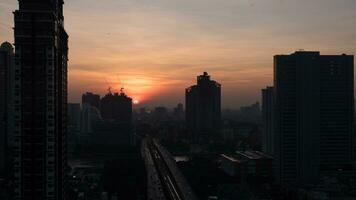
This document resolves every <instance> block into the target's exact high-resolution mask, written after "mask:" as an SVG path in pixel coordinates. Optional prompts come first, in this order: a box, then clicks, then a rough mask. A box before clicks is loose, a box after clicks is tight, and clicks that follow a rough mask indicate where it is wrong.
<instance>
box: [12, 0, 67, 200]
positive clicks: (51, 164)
mask: <svg viewBox="0 0 356 200" xmlns="http://www.w3.org/2000/svg"><path fill="white" fill-rule="evenodd" d="M63 4H64V2H63V0H56V1H54V0H19V9H18V10H16V11H15V12H14V16H15V27H14V32H15V65H14V66H15V74H14V88H15V89H14V99H13V105H14V110H15V112H14V116H13V118H12V120H13V122H14V128H13V130H12V131H13V133H14V142H15V143H14V173H15V174H14V195H15V199H18V200H20V199H21V200H27V199H31V200H34V199H36V200H43V199H46V200H63V199H65V196H66V185H65V184H66V180H65V168H66V166H67V157H66V140H67V138H66V134H67V61H68V45H67V44H68V35H67V33H66V31H65V30H64V25H63V24H64V17H63Z"/></svg>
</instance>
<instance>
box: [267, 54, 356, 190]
mask: <svg viewBox="0 0 356 200" xmlns="http://www.w3.org/2000/svg"><path fill="white" fill-rule="evenodd" d="M353 78H354V60H353V56H350V55H333V56H331V55H330V56H329V55H320V53H319V52H295V53H294V54H291V55H278V56H275V57H274V87H275V90H274V91H275V94H274V98H275V130H276V133H277V135H276V143H275V147H276V148H275V154H274V155H275V159H276V161H277V163H276V167H277V181H279V182H280V183H283V184H299V185H303V184H305V183H311V182H314V181H316V180H317V179H318V177H319V175H321V174H323V173H330V172H336V171H340V170H341V171H345V170H349V169H350V168H351V166H350V162H351V159H352V155H351V154H352V141H353V140H352V139H353V138H352V133H353V130H352V129H353V113H354V104H353V99H354V79H353Z"/></svg>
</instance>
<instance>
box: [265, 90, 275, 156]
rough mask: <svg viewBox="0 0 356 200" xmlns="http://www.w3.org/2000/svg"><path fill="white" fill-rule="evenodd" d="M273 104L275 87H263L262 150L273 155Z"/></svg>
mask: <svg viewBox="0 0 356 200" xmlns="http://www.w3.org/2000/svg"><path fill="white" fill-rule="evenodd" d="M273 104H274V102H273V87H266V88H265V89H262V122H263V139H262V150H263V152H264V153H266V154H268V155H273V153H274V129H273V127H274V126H273V124H274V120H273V118H274V117H273V113H274V111H273V109H274V106H273Z"/></svg>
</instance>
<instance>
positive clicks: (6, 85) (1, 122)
mask: <svg viewBox="0 0 356 200" xmlns="http://www.w3.org/2000/svg"><path fill="white" fill-rule="evenodd" d="M13 59H14V49H13V47H12V45H11V44H10V43H8V42H4V43H3V44H1V46H0V177H3V176H4V175H5V173H6V172H5V168H6V167H7V166H6V165H7V164H6V163H8V160H9V159H8V158H9V156H8V155H9V149H8V147H9V143H10V140H11V139H10V135H9V131H8V130H9V128H10V124H9V123H8V118H9V117H10V115H11V114H12V112H11V111H10V109H11V107H10V101H11V91H12V78H11V75H12V74H13V73H12V72H13Z"/></svg>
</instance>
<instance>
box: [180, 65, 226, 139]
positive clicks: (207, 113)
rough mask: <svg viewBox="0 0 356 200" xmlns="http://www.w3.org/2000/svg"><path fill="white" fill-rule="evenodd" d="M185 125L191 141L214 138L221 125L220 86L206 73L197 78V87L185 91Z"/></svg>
mask: <svg viewBox="0 0 356 200" xmlns="http://www.w3.org/2000/svg"><path fill="white" fill-rule="evenodd" d="M185 105H186V123H187V126H188V128H189V129H190V130H191V132H192V133H193V139H194V140H195V141H200V140H204V139H207V138H209V137H211V136H216V134H217V131H218V130H219V128H220V124H221V85H220V84H219V83H218V82H216V81H213V80H210V76H209V75H208V73H207V72H204V74H203V75H200V76H198V77H197V85H193V86H191V87H189V88H187V89H186V90H185Z"/></svg>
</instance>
